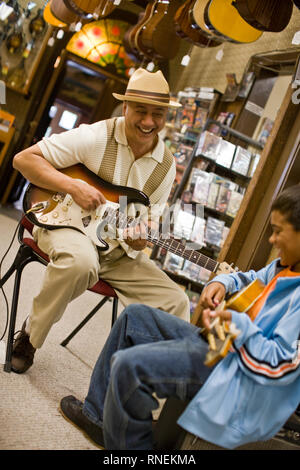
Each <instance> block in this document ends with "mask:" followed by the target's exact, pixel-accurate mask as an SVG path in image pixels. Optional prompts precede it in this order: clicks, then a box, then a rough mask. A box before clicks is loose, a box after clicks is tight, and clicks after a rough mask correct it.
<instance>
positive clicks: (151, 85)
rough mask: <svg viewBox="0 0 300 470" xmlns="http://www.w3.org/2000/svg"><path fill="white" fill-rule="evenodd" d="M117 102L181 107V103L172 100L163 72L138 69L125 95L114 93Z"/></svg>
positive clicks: (131, 78)
mask: <svg viewBox="0 0 300 470" xmlns="http://www.w3.org/2000/svg"><path fill="white" fill-rule="evenodd" d="M113 96H114V97H115V98H116V99H117V100H121V101H135V102H138V103H146V104H154V105H158V106H168V107H171V108H179V107H181V104H180V103H177V102H176V101H171V100H170V90H169V85H168V82H167V81H166V79H165V78H164V76H163V74H162V72H161V71H160V70H158V71H157V72H155V73H153V72H148V71H147V70H145V69H141V68H139V69H137V70H136V71H135V72H134V73H133V74H132V75H131V77H130V79H129V82H128V85H127V88H126V91H125V95H119V94H118V93H113Z"/></svg>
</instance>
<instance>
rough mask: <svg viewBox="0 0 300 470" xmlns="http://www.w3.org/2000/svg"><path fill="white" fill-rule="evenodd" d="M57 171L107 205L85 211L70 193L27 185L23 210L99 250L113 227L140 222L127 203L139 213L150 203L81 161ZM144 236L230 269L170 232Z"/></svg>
mask: <svg viewBox="0 0 300 470" xmlns="http://www.w3.org/2000/svg"><path fill="white" fill-rule="evenodd" d="M60 171H61V172H62V173H64V174H66V175H68V176H70V177H71V178H75V179H79V180H81V181H83V182H85V183H88V184H90V185H92V186H94V187H95V188H96V189H98V190H99V191H101V192H102V193H103V194H104V196H105V198H106V204H101V205H100V206H99V207H98V208H97V209H96V210H94V211H91V212H88V211H85V210H83V209H82V208H81V207H80V206H78V204H76V203H75V201H74V200H73V198H72V197H71V196H70V195H69V194H63V193H58V192H53V191H48V190H45V189H42V188H39V187H38V186H35V185H33V184H30V185H29V186H28V188H27V190H26V192H25V195H24V199H23V209H24V212H25V215H26V217H27V218H28V219H29V220H30V221H31V222H32V223H33V224H35V225H37V226H39V227H44V228H46V229H48V230H55V229H60V228H70V229H74V230H77V231H79V232H81V233H83V234H84V235H86V236H88V237H89V238H90V239H91V240H92V241H93V242H94V243H95V245H97V246H98V247H99V249H100V250H106V249H107V248H108V246H109V245H108V243H107V242H106V241H105V239H112V238H113V236H115V237H117V235H118V234H117V232H116V228H117V229H118V230H119V229H125V228H127V227H128V226H129V225H132V224H133V225H134V224H135V223H138V222H139V216H138V214H136V216H135V217H132V216H130V217H128V216H127V215H126V209H127V206H128V204H131V203H134V206H135V207H134V208H135V211H136V212H140V209H141V205H142V206H147V207H149V205H150V201H149V198H148V196H147V195H146V194H145V193H143V192H142V191H139V190H138V189H135V188H128V187H125V186H117V185H113V184H111V183H108V182H107V181H104V180H103V179H102V178H100V177H99V176H97V175H96V174H94V173H93V172H91V171H90V170H88V169H87V168H86V167H85V166H83V165H81V164H79V165H73V166H71V167H68V168H65V169H63V170H60ZM121 197H123V198H124V199H123V200H122V199H121ZM125 198H126V199H125ZM106 229H108V231H107V230H106ZM111 234H112V235H113V236H111ZM146 235H147V240H148V241H150V242H151V243H153V244H155V245H157V246H160V247H162V248H165V249H166V250H167V251H171V252H173V253H175V254H176V255H178V256H181V257H182V258H185V259H187V260H189V261H190V262H192V263H194V264H197V265H198V266H201V267H203V268H205V269H207V270H209V271H211V272H215V273H218V274H220V273H224V274H225V273H230V272H232V271H233V268H232V267H231V266H229V265H228V263H226V262H222V263H219V262H217V261H216V260H214V259H212V258H209V257H208V256H205V255H203V254H202V253H200V252H199V251H196V250H192V249H189V248H188V247H187V246H186V245H185V244H183V243H181V242H180V241H178V240H176V239H174V238H170V237H169V234H164V233H163V234H160V233H159V232H154V231H152V230H148V231H147V234H146ZM167 235H168V236H167Z"/></svg>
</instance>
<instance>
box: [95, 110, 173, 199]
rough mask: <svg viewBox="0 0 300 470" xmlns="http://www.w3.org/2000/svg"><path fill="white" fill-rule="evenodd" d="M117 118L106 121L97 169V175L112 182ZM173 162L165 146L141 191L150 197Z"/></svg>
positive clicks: (116, 149) (115, 151)
mask: <svg viewBox="0 0 300 470" xmlns="http://www.w3.org/2000/svg"><path fill="white" fill-rule="evenodd" d="M116 120H117V118H112V119H107V120H106V126H107V143H106V148H105V151H104V155H103V158H102V162H101V165H100V168H99V173H98V175H99V176H101V178H103V179H105V180H106V181H109V182H112V180H113V176H114V172H115V166H116V162H117V156H118V143H117V141H116V139H115V137H114V132H115V125H116ZM173 161H174V157H173V154H172V153H171V151H170V150H169V149H168V148H167V147H166V146H165V151H164V156H163V159H162V161H161V162H157V164H156V165H155V167H154V169H153V171H152V173H151V174H150V176H149V178H148V179H147V181H146V182H145V184H144V187H143V189H142V191H143V192H144V193H145V194H146V195H147V196H148V197H150V196H151V194H152V193H154V191H155V190H156V189H157V188H158V187H159V186H160V185H161V183H162V182H163V180H164V178H165V177H166V175H167V173H168V171H169V170H170V168H171V166H172V163H173Z"/></svg>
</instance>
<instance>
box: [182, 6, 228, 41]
mask: <svg viewBox="0 0 300 470" xmlns="http://www.w3.org/2000/svg"><path fill="white" fill-rule="evenodd" d="M207 3H208V0H196V1H195V2H193V4H192V5H191V8H190V9H189V12H188V16H189V22H190V25H191V27H192V28H193V29H196V30H200V31H201V32H202V33H203V34H204V35H205V36H206V37H207V38H209V39H211V40H215V41H222V42H224V41H228V38H226V37H224V36H222V35H221V34H220V33H219V32H218V31H212V30H211V29H209V28H208V26H207V25H206V23H205V21H204V12H205V8H206V6H207Z"/></svg>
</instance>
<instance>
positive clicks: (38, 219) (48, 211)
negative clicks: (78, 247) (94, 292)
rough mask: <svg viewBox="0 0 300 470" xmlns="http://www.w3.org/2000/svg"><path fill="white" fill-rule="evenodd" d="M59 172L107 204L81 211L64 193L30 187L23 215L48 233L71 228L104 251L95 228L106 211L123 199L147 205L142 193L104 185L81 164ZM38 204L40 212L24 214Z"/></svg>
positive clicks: (103, 218) (126, 188)
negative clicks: (88, 187)
mask: <svg viewBox="0 0 300 470" xmlns="http://www.w3.org/2000/svg"><path fill="white" fill-rule="evenodd" d="M60 171H61V172H62V173H63V174H65V175H68V176H70V177H71V178H75V179H78V180H81V181H84V182H86V183H88V184H90V185H91V186H94V187H95V188H97V189H98V190H100V191H101V192H102V193H103V195H104V196H105V198H106V200H107V201H108V204H102V205H101V206H99V208H98V210H96V211H92V212H88V211H85V210H83V209H81V208H80V207H79V206H78V205H77V204H76V203H75V202H74V201H73V199H72V198H71V196H70V195H68V194H67V195H65V194H62V193H55V192H53V191H49V190H47V189H42V188H39V187H38V186H35V185H33V184H30V185H29V186H28V188H27V190H26V193H25V195H24V199H23V209H24V212H25V214H26V213H27V214H26V216H27V218H28V219H29V220H30V221H31V222H32V223H33V224H35V225H38V226H39V227H44V228H47V229H48V230H53V229H59V228H73V229H75V230H78V231H79V232H82V233H84V234H85V235H87V236H89V237H90V238H91V239H92V240H93V242H94V243H95V244H96V245H97V246H98V247H99V248H100V249H101V248H102V249H103V250H106V249H107V248H108V245H107V243H106V242H104V241H103V240H102V239H99V237H98V235H97V229H98V226H99V223H100V222H102V221H103V220H105V218H106V214H105V211H106V210H107V208H108V207H110V208H113V209H116V208H117V207H119V201H120V197H126V198H127V204H130V203H138V204H142V205H144V206H149V204H150V202H149V198H148V197H147V196H146V194H144V193H143V192H142V191H139V190H138V189H134V188H128V187H125V186H117V185H113V184H111V183H108V182H107V181H104V180H103V179H102V178H100V177H99V176H97V175H96V174H95V173H93V172H92V171H90V170H88V169H87V168H86V167H85V166H84V165H82V164H78V165H73V166H70V167H68V168H65V169H63V170H60ZM39 203H45V206H46V207H45V208H44V209H43V210H42V211H39V212H34V211H32V212H28V211H30V210H31V209H32V208H34V207H35V206H36V205H37V204H39ZM101 228H102V227H101ZM99 230H100V229H99Z"/></svg>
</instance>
